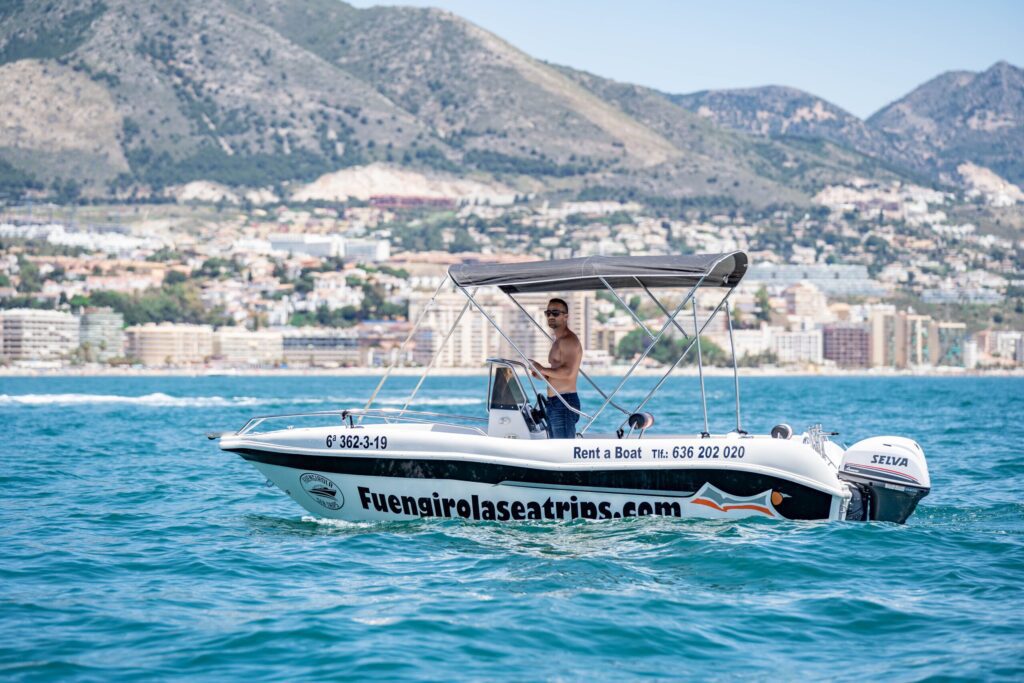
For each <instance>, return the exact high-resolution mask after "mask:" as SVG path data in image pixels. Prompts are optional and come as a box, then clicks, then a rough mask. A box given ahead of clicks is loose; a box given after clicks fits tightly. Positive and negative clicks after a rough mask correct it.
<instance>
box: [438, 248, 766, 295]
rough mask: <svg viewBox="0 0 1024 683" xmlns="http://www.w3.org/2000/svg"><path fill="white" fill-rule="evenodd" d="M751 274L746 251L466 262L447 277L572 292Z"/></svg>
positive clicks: (725, 280) (720, 280)
mask: <svg viewBox="0 0 1024 683" xmlns="http://www.w3.org/2000/svg"><path fill="white" fill-rule="evenodd" d="M746 272H747V255H746V254H745V253H744V252H742V251H734V252H731V253H728V254H684V255H679V256H589V257H587V258H570V259H561V260H556V261H529V262H526V263H502V264H461V265H455V266H451V267H450V268H449V269H448V275H449V276H451V278H452V280H454V281H455V284H457V285H459V286H461V287H485V286H493V287H500V288H501V289H502V291H505V292H508V293H510V294H514V293H517V292H567V291H576V290H597V289H604V287H605V285H604V283H603V282H601V278H604V280H605V281H606V282H607V283H608V284H609V285H611V286H612V287H614V288H616V289H622V288H630V287H640V286H641V285H644V286H646V287H651V288H654V287H693V286H695V285H696V284H697V283H698V282H700V283H701V286H702V287H735V286H736V285H737V284H739V282H740V280H742V279H743V275H744V273H746ZM701 278H704V279H703V282H702V281H701Z"/></svg>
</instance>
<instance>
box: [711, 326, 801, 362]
mask: <svg viewBox="0 0 1024 683" xmlns="http://www.w3.org/2000/svg"><path fill="white" fill-rule="evenodd" d="M780 332H782V328H781V327H771V326H769V325H761V326H760V327H757V328H755V329H752V330H740V329H734V330H733V342H734V343H735V345H736V358H737V359H741V358H743V357H744V356H760V355H761V354H763V353H767V352H768V351H774V350H775V335H776V334H779V333H780ZM703 336H705V337H707V338H708V339H710V340H711V341H713V342H714V343H715V344H717V345H718V346H719V348H721V349H722V350H723V351H725V353H726V354H729V358H732V355H731V353H732V350H731V348H730V343H729V333H728V331H725V332H717V333H715V334H707V335H703Z"/></svg>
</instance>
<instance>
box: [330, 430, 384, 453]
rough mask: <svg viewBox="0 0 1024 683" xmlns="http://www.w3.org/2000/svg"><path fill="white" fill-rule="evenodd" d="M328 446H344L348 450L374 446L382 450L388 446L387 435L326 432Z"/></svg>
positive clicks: (367, 448)
mask: <svg viewBox="0 0 1024 683" xmlns="http://www.w3.org/2000/svg"><path fill="white" fill-rule="evenodd" d="M327 447H328V448H346V449H349V450H356V449H360V448H362V449H366V450H369V449H371V448H375V449H378V450H383V449H385V448H387V447H388V437H386V436H367V435H366V434H362V435H360V434H337V435H335V434H328V435H327Z"/></svg>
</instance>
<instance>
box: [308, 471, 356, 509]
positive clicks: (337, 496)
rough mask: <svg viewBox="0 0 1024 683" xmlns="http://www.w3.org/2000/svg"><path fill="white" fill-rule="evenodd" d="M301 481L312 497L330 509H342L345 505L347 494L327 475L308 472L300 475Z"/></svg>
mask: <svg viewBox="0 0 1024 683" xmlns="http://www.w3.org/2000/svg"><path fill="white" fill-rule="evenodd" d="M299 482H300V483H301V484H302V488H303V490H304V491H305V492H306V493H308V494H309V497H310V498H312V499H313V500H315V501H316V502H318V503H320V505H322V506H324V507H325V508H327V509H328V510H340V509H341V507H342V506H343V505H345V496H344V495H342V493H341V491H339V490H338V487H337V486H335V485H334V482H333V481H331V480H330V479H328V478H327V477H325V476H323V475H320V474H313V473H312V472H307V473H306V474H303V475H302V476H301V477H299Z"/></svg>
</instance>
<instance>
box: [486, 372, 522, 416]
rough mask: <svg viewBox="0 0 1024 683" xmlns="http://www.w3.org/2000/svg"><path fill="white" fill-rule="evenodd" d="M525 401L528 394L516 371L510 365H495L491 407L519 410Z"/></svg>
mask: <svg viewBox="0 0 1024 683" xmlns="http://www.w3.org/2000/svg"><path fill="white" fill-rule="evenodd" d="M525 403H526V395H525V394H524V393H523V387H522V385H521V384H520V383H519V378H518V377H516V373H515V371H514V370H513V369H512V368H510V367H502V366H498V367H495V368H494V379H493V381H492V382H491V403H490V406H489V407H490V408H492V409H497V410H519V408H520V407H521V406H522V405H523V404H525Z"/></svg>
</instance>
